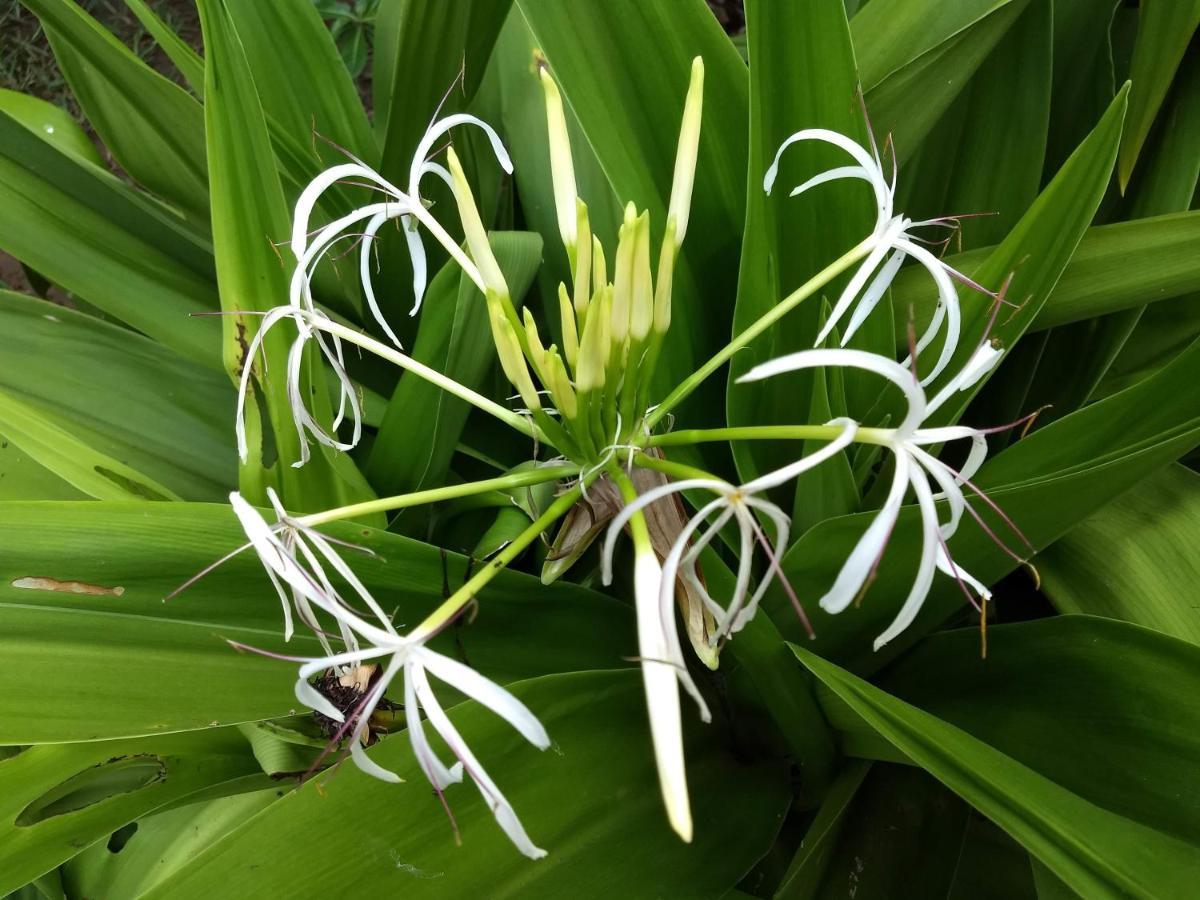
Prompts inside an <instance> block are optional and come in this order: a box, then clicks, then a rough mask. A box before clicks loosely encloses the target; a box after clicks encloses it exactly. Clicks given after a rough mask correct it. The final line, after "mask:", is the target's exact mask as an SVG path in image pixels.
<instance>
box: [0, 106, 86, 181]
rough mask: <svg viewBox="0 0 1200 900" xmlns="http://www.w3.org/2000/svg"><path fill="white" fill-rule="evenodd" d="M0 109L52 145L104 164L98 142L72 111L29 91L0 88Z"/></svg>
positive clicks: (84, 158) (84, 159)
mask: <svg viewBox="0 0 1200 900" xmlns="http://www.w3.org/2000/svg"><path fill="white" fill-rule="evenodd" d="M0 111H3V112H4V113H5V114H7V115H9V116H11V117H12V118H13V119H15V120H16V121H18V122H20V123H21V124H22V125H24V126H25V127H26V128H28V129H29V130H30V131H32V132H34V133H35V134H37V135H39V136H40V137H42V139H43V140H45V141H47V142H49V143H51V144H53V145H54V146H55V147H57V148H58V149H59V150H62V151H64V152H66V153H72V154H74V155H75V156H76V157H78V158H79V159H82V160H83V161H84V162H90V163H92V164H93V165H96V166H103V165H104V161H103V160H102V159H101V158H100V154H99V152H97V150H96V145H95V144H93V143H92V142H91V140H90V139H89V138H88V136H87V133H86V132H85V131H84V130H83V129H82V128H80V127H79V123H77V122H76V121H75V120H74V119H72V118H71V114H70V113H68V112H67V111H66V110H65V109H63V108H62V107H61V106H55V105H54V104H53V103H47V102H46V101H45V100H39V99H38V98H37V97H31V96H29V95H28V94H20V93H17V92H16V91H10V90H8V89H7V88H0Z"/></svg>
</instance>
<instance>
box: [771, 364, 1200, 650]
mask: <svg viewBox="0 0 1200 900" xmlns="http://www.w3.org/2000/svg"><path fill="white" fill-rule="evenodd" d="M1197 377H1200V344H1193V345H1192V346H1191V347H1190V348H1189V349H1188V350H1187V351H1186V352H1185V353H1184V354H1182V355H1181V356H1179V357H1178V358H1177V359H1176V360H1174V361H1173V362H1172V363H1171V364H1170V365H1168V366H1166V367H1165V368H1163V369H1162V370H1161V371H1159V372H1158V373H1157V374H1155V375H1154V376H1152V377H1151V378H1148V379H1146V380H1144V381H1142V382H1140V383H1139V384H1137V385H1135V386H1134V387H1132V388H1130V389H1129V390H1126V391H1124V392H1122V393H1120V394H1116V395H1114V396H1112V397H1109V398H1107V399H1105V400H1103V401H1100V402H1098V403H1094V404H1091V405H1090V406H1087V407H1084V408H1083V409H1081V410H1078V411H1077V412H1074V413H1072V414H1070V415H1068V416H1065V417H1064V418H1062V419H1059V420H1058V421H1056V422H1053V423H1052V424H1050V425H1048V426H1047V427H1046V428H1044V429H1040V430H1038V431H1036V432H1034V433H1033V434H1031V435H1030V436H1029V437H1027V438H1025V439H1023V440H1020V441H1017V442H1016V443H1015V444H1013V445H1012V446H1011V447H1010V448H1009V449H1007V450H1005V451H1004V452H1003V453H1001V454H999V455H998V456H996V457H995V458H994V459H993V460H991V461H989V462H988V463H987V465H986V466H985V467H984V469H983V471H981V472H980V473H979V476H978V478H976V479H975V483H976V484H977V485H979V487H980V488H982V489H983V490H985V491H987V492H988V494H989V496H990V497H991V498H992V499H993V500H994V501H995V502H996V503H997V504H999V505H1000V506H1001V507H1002V508H1003V509H1004V510H1005V512H1007V514H1008V515H1009V516H1010V517H1011V518H1012V519H1013V521H1015V522H1016V523H1017V525H1018V526H1019V527H1020V528H1021V530H1022V531H1023V532H1024V533H1025V535H1026V536H1027V537H1028V538H1029V540H1030V541H1031V542H1032V543H1033V545H1034V546H1035V547H1037V548H1043V547H1046V546H1048V545H1049V544H1051V543H1053V541H1055V540H1056V539H1058V538H1059V537H1061V536H1062V535H1063V534H1065V533H1066V532H1067V531H1069V530H1070V529H1071V528H1072V527H1074V526H1075V525H1077V524H1078V523H1079V522H1080V521H1081V520H1083V519H1084V518H1085V517H1087V516H1088V515H1090V514H1091V513H1092V512H1095V511H1096V510H1097V509H1099V508H1100V507H1101V506H1103V505H1104V504H1105V503H1106V502H1108V501H1109V500H1111V499H1113V498H1115V497H1117V496H1119V495H1120V494H1121V493H1123V492H1124V491H1125V490H1128V489H1129V488H1130V487H1132V486H1133V485H1134V484H1136V483H1137V482H1138V481H1139V480H1141V479H1142V478H1144V477H1145V476H1146V474H1147V473H1148V472H1151V471H1153V470H1154V469H1156V468H1159V467H1161V466H1163V465H1166V464H1167V463H1169V462H1170V461H1172V460H1174V459H1176V458H1178V457H1179V456H1180V455H1181V454H1183V453H1185V452H1187V451H1188V450H1190V449H1191V448H1193V447H1195V446H1196V445H1197V444H1200V395H1198V394H1197V392H1196V391H1194V390H1192V389H1191V387H1192V385H1193V384H1194V383H1195V380H1196V378H1197ZM975 507H976V510H977V511H978V512H980V514H981V515H982V516H984V518H985V521H987V522H988V523H989V527H990V528H992V529H994V530H997V533H1000V534H1002V535H1004V536H1006V537H1008V536H1009V532H1008V531H1007V529H1006V528H1005V526H1004V524H1003V523H1002V522H1000V521H999V520H998V519H996V518H994V517H991V516H990V514H989V513H988V511H987V509H986V508H985V507H984V506H983V505H982V504H975ZM916 513H917V510H916V509H915V508H914V507H909V508H907V509H906V510H904V512H903V513H902V515H901V517H900V521H899V522H898V523H897V525H896V528H895V530H894V532H893V534H892V538H891V541H890V543H889V545H888V549H887V552H886V553H885V554H884V558H883V562H882V564H881V566H880V569H879V573H878V577H877V578H876V580H875V581H874V582H873V584H872V586H871V589H870V590H869V591H868V593H867V594H866V595H865V596H864V598H863V601H862V603H861V605H860V606H858V607H853V608H851V609H848V610H846V611H845V612H843V613H841V614H840V615H837V616H830V615H828V614H826V613H824V612H822V611H821V610H820V609H814V608H812V607H813V604H809V614H810V616H812V618H813V623H814V627H815V628H816V631H817V640H816V641H815V642H814V644H813V647H814V649H816V650H817V651H818V652H820V653H821V654H823V655H825V656H829V657H832V658H835V659H837V660H839V661H840V662H842V663H843V664H846V665H848V666H849V667H850V668H852V669H854V670H856V671H866V672H871V671H876V670H877V669H878V668H879V667H881V666H882V665H884V664H885V663H886V662H888V661H890V660H891V659H893V658H894V657H895V656H896V655H897V653H898V652H900V651H901V650H903V649H904V648H906V647H907V646H910V645H911V643H912V642H913V641H914V640H915V639H916V638H918V637H920V636H921V635H922V634H925V633H927V632H928V631H929V630H930V629H931V628H933V627H935V626H936V625H938V624H940V623H941V622H943V621H944V620H945V619H946V617H947V616H949V615H950V614H951V613H953V612H954V611H955V610H961V609H963V597H962V593H961V591H960V590H959V588H958V586H957V585H956V584H955V583H954V582H953V581H952V580H951V579H949V578H942V577H939V579H938V580H937V581H935V582H934V588H933V591H932V592H931V593H930V595H929V597H928V598H927V599H926V601H925V606H924V609H923V610H922V612H921V614H920V615H919V616H918V617H917V620H916V621H915V622H914V623H913V625H912V626H910V627H909V629H908V631H906V632H905V633H904V634H903V635H901V636H900V637H899V638H898V639H897V640H896V641H894V642H893V643H892V644H889V645H888V646H887V647H886V648H885V649H884V650H883V651H881V652H880V653H872V651H871V640H872V638H874V636H875V635H877V634H879V633H880V632H881V631H882V630H883V629H884V628H885V627H886V626H887V624H888V623H889V622H891V620H892V619H893V618H894V617H895V614H896V612H897V611H898V610H899V607H900V604H901V602H902V601H903V599H904V597H905V596H906V595H907V593H908V590H909V585H910V584H911V579H912V574H913V571H914V569H915V560H916V559H917V555H918V553H919V547H920V529H919V526H918V523H919V518H918V516H917V514H916ZM872 515H873V514H872V513H865V514H859V515H855V516H844V517H842V518H840V519H833V520H830V521H827V522H824V523H822V524H821V525H818V526H817V527H815V528H812V529H810V530H809V531H808V532H806V533H805V534H804V536H803V537H802V538H801V539H800V540H799V541H798V542H797V543H796V544H795V545H793V547H792V548H791V550H790V551H789V552H788V554H787V556H786V557H785V558H784V561H783V568H784V571H785V572H786V573H787V576H788V579H789V580H790V581H791V583H792V586H793V587H794V588H795V590H796V591H797V593H798V595H799V596H800V597H802V598H809V597H812V598H817V597H820V596H822V595H823V594H824V593H825V591H826V590H828V588H829V586H830V585H831V584H832V583H833V579H834V577H835V576H836V574H837V571H838V570H839V568H840V567H841V565H842V563H843V562H844V561H845V559H846V556H847V554H848V553H849V551H850V548H851V547H852V546H853V544H854V543H855V542H856V541H857V540H858V538H859V536H860V535H861V534H862V533H863V531H864V530H865V529H866V527H867V524H868V522H869V521H870V518H871V516H872ZM1009 539H1010V540H1012V539H1011V537H1009ZM1014 543H1015V542H1014ZM1018 546H1019V544H1018ZM950 551H951V553H952V555H953V557H954V559H955V561H956V563H957V564H958V565H960V566H962V567H963V568H965V569H966V570H967V571H969V572H970V573H971V574H972V575H974V576H976V577H977V578H979V579H980V580H981V581H983V582H984V583H985V584H992V583H994V582H995V581H996V580H998V579H999V578H1000V577H1001V576H1002V575H1004V574H1005V573H1007V572H1009V571H1011V570H1012V569H1013V568H1014V567H1015V563H1014V562H1013V560H1011V559H1010V558H1009V557H1008V556H1006V555H1005V554H1004V553H1002V552H1001V551H1000V549H999V548H998V547H996V546H995V545H994V544H993V543H992V542H991V540H990V539H989V538H988V537H987V535H986V534H985V533H984V532H983V531H982V529H979V528H977V527H975V526H974V525H973V524H971V523H964V525H963V527H962V528H960V529H959V531H958V533H957V534H956V535H955V536H954V539H953V540H952V541H951V542H950ZM1034 560H1035V564H1036V557H1035V558H1034ZM767 608H768V611H770V612H772V613H773V614H774V618H775V620H776V621H777V622H779V623H780V624H781V626H783V625H785V623H786V627H784V628H783V630H784V633H785V635H786V636H788V637H789V638H793V639H795V638H798V637H799V636H800V635H801V634H802V631H801V630H800V628H799V626H798V624H793V623H794V622H795V616H794V615H791V614H790V613H789V612H788V610H789V609H790V604H789V603H788V601H787V599H786V597H784V596H782V595H781V593H776V592H771V593H769V594H768V597H767Z"/></svg>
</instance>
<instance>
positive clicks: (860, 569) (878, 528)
mask: <svg viewBox="0 0 1200 900" xmlns="http://www.w3.org/2000/svg"><path fill="white" fill-rule="evenodd" d="M893 450H896V448H893ZM895 461H896V471H895V473H894V474H893V475H892V486H891V488H890V489H889V491H888V495H887V499H886V500H885V501H884V504H883V507H882V508H881V509H880V510H879V512H878V513H877V514H876V516H875V518H874V519H872V520H871V524H870V525H869V526H867V530H866V531H865V532H864V533H863V536H862V537H861V538H859V539H858V543H857V544H855V545H854V549H853V550H851V551H850V555H849V556H848V557H847V558H846V562H845V563H843V564H842V569H841V571H840V572H838V576H837V578H836V579H835V580H834V583H833V587H831V588H830V589H829V591H828V593H826V594H825V596H824V597H822V598H821V600H820V606H821V609H823V610H825V611H826V612H827V613H832V614H837V613H840V612H841V611H842V610H844V609H845V608H846V607H847V606H849V605H850V604H851V603H853V602H854V598H855V597H857V596H858V594H859V592H860V591H861V590H862V587H863V585H864V584H865V583H866V580H867V577H868V576H869V575H870V574H871V571H872V569H874V567H875V563H876V560H878V559H879V556H880V554H882V553H883V550H884V547H886V546H887V542H888V538H889V537H890V536H891V533H892V529H893V528H894V527H895V526H896V518H897V516H899V515H900V505H901V503H902V502H903V501H904V493H905V491H906V490H907V489H908V471H909V469H910V467H911V463H910V462H909V459H908V454H907V453H904V452H902V451H899V450H896V453H895Z"/></svg>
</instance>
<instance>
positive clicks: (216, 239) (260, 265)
mask: <svg viewBox="0 0 1200 900" xmlns="http://www.w3.org/2000/svg"><path fill="white" fill-rule="evenodd" d="M225 2H226V0H202V2H201V3H200V4H199V9H200V16H201V25H202V27H203V29H204V38H205V45H206V47H207V51H208V53H207V57H206V72H205V89H204V96H205V104H204V113H205V121H206V124H207V138H208V159H209V176H210V177H209V186H210V189H211V193H212V203H211V205H212V233H213V253H214V256H215V258H216V263H217V282H218V285H219V287H220V292H221V308H222V309H223V310H224V311H225V312H226V313H241V312H244V311H255V310H259V311H261V310H266V309H270V308H271V307H273V306H277V305H279V304H282V303H286V302H287V296H288V294H287V277H286V272H285V269H284V264H283V262H282V260H281V254H280V253H279V252H277V250H276V248H275V247H274V246H272V244H273V242H275V241H283V240H284V239H285V238H286V237H287V235H288V231H289V228H288V213H287V206H286V203H285V201H284V196H283V189H282V187H281V186H280V182H279V175H278V174H277V172H276V170H275V165H274V158H273V156H272V153H271V142H270V138H269V136H268V133H267V125H266V120H265V118H264V117H263V111H262V106H261V105H260V103H259V98H258V93H257V91H256V90H255V87H254V81H253V79H252V77H251V74H250V69H249V66H248V64H247V62H246V55H245V50H244V48H243V46H242V43H241V41H240V40H239V38H238V36H237V33H236V32H235V31H234V28H233V22H232V20H231V19H230V17H229V13H228V10H227V9H226V6H225ZM257 328H258V317H257V316H253V315H227V316H226V317H225V318H224V344H223V355H224V361H225V368H226V371H228V372H229V374H230V377H231V378H233V379H234V381H235V383H236V382H238V381H239V380H240V378H241V374H242V368H243V366H260V365H263V361H261V360H251V359H247V358H246V355H247V352H248V349H249V341H250V339H251V337H252V336H253V335H254V333H255V331H256V330H257ZM292 337H294V332H293V333H291V334H289V333H288V326H287V325H286V324H285V325H284V326H282V327H279V328H277V329H276V330H275V331H274V332H273V333H272V334H271V335H269V336H268V337H267V339H266V341H265V342H264V347H265V355H266V362H265V368H259V369H256V372H257V373H258V374H259V378H258V380H257V384H259V385H261V386H262V388H263V392H264V394H263V401H264V402H265V405H266V410H267V422H269V427H270V428H271V430H272V431H273V432H274V440H275V446H276V447H277V448H278V456H279V460H278V462H276V463H274V464H273V466H270V467H268V466H267V464H266V463H265V462H264V460H263V458H262V445H261V441H262V432H261V428H262V427H263V426H264V425H266V424H267V422H263V423H258V425H257V429H256V428H255V427H252V428H251V429H250V431H251V433H254V432H255V431H256V430H257V432H258V436H259V442H260V443H259V446H252V447H251V452H250V456H251V458H250V459H249V460H248V462H247V464H245V465H243V466H242V469H241V479H240V483H241V485H242V489H243V491H244V492H246V493H248V494H249V496H250V497H252V498H254V499H256V500H258V501H260V502H261V501H262V500H263V499H264V497H265V495H264V489H265V487H266V484H267V483H269V481H271V480H274V481H276V482H277V483H278V487H279V488H281V493H282V496H283V502H284V503H285V504H286V505H287V506H288V507H289V508H291V509H295V510H299V511H304V512H308V511H313V510H317V509H322V508H328V507H332V506H338V505H342V504H344V503H347V502H352V501H354V500H361V499H364V498H366V497H367V496H369V495H370V488H369V487H368V486H367V484H366V481H365V480H364V479H363V478H362V476H361V475H360V474H359V473H358V471H357V470H356V469H355V468H354V465H353V463H352V462H351V461H350V460H349V458H348V457H345V456H340V455H338V456H335V455H334V454H332V453H327V452H325V448H324V447H319V448H315V452H314V453H313V457H312V459H311V461H310V462H309V463H308V464H307V465H306V466H305V467H304V468H303V470H298V469H295V468H293V467H292V463H293V462H295V461H297V460H299V459H300V440H301V438H300V437H299V436H298V435H297V433H296V428H295V426H294V425H293V422H292V417H291V414H290V411H289V406H288V398H287V383H286V377H287V374H286V373H287V365H286V357H287V352H288V344H289V341H290V339H291V338H292ZM310 349H311V348H310ZM310 358H311V357H310ZM307 368H308V380H309V383H310V384H311V386H312V391H311V394H310V395H311V396H312V398H313V401H314V403H315V404H316V410H317V414H318V415H320V414H321V412H322V408H321V407H322V401H324V403H325V404H327V403H328V395H327V394H326V392H325V389H324V386H323V384H322V380H321V374H322V373H321V371H320V369H319V368H317V367H315V366H311V365H310V366H308V367H307ZM247 406H248V415H249V416H250V417H251V418H250V422H251V425H252V426H253V425H254V419H255V418H256V417H257V413H256V408H255V405H254V403H248V404H247ZM231 425H232V423H231ZM268 468H270V469H271V471H268Z"/></svg>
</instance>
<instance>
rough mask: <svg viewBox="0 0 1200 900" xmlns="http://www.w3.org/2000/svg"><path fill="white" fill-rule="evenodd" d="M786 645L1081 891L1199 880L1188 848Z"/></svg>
mask: <svg viewBox="0 0 1200 900" xmlns="http://www.w3.org/2000/svg"><path fill="white" fill-rule="evenodd" d="M792 650H793V652H795V654H796V656H797V657H799V659H800V661H801V662H802V663H804V665H805V666H807V667H808V668H809V669H810V670H811V671H812V673H813V674H814V675H816V676H817V677H818V678H819V679H821V681H822V682H824V683H825V684H826V685H827V686H828V687H829V688H830V689H831V690H833V691H834V693H836V694H837V695H838V696H839V697H840V698H841V699H842V700H844V701H845V702H846V703H847V704H848V705H849V706H850V707H851V708H852V709H853V710H854V711H855V712H856V713H858V714H859V715H860V716H861V717H862V718H863V719H864V720H865V721H866V722H867V723H868V724H869V725H871V727H872V728H874V729H875V730H876V731H877V732H878V733H879V734H880V736H882V737H884V738H886V739H887V740H888V741H890V742H891V743H892V744H893V745H895V747H896V748H897V749H898V750H900V751H901V752H902V753H904V754H905V755H906V756H907V757H909V759H911V760H912V761H913V762H915V763H916V764H917V765H919V766H921V767H922V768H924V769H926V770H927V771H929V772H930V773H931V774H932V775H934V776H935V777H936V778H937V779H938V780H939V781H941V782H942V783H944V784H945V785H946V786H947V787H949V788H950V789H951V790H953V791H954V792H955V793H957V794H958V795H959V796H961V797H962V798H963V799H965V800H966V801H967V802H969V803H970V804H971V805H973V806H975V807H976V808H977V809H978V810H980V812H982V813H984V815H986V816H987V817H988V818H990V819H991V820H992V821H993V822H995V823H996V824H997V825H999V826H1000V827H1001V828H1003V829H1004V830H1005V831H1007V832H1008V833H1009V834H1011V835H1012V836H1013V837H1014V838H1016V839H1017V841H1019V842H1020V843H1021V844H1022V845H1024V846H1025V848H1026V849H1027V850H1029V852H1030V853H1032V854H1034V855H1035V856H1036V857H1037V858H1038V859H1040V860H1041V861H1042V862H1043V863H1045V864H1046V865H1047V866H1048V867H1049V868H1050V869H1051V870H1052V871H1053V872H1054V873H1055V874H1056V875H1057V876H1058V877H1059V878H1061V879H1062V880H1063V881H1065V882H1066V883H1067V884H1068V885H1070V886H1071V887H1072V888H1074V889H1075V890H1076V891H1078V892H1079V893H1080V894H1082V895H1083V896H1085V897H1112V898H1118V897H1129V896H1132V897H1144V898H1148V900H1150V898H1155V900H1156V898H1162V897H1180V896H1186V895H1187V894H1188V893H1189V892H1190V891H1191V890H1192V888H1193V887H1194V886H1195V885H1196V884H1197V883H1198V881H1200V854H1198V853H1197V852H1196V849H1195V848H1194V847H1190V846H1188V845H1187V844H1185V843H1183V842H1182V841H1180V840H1178V839H1176V838H1173V837H1170V836H1168V835H1166V834H1163V833H1161V832H1158V831H1155V830H1154V829H1152V828H1148V827H1146V826H1145V825H1141V824H1139V823H1137V822H1133V821H1131V820H1129V819H1126V818H1123V817H1122V816H1119V815H1117V814H1115V813H1112V812H1110V811H1108V810H1106V809H1103V808H1101V807H1099V806H1096V805H1095V804H1093V803H1090V802H1088V801H1087V800H1085V799H1083V798H1082V797H1080V796H1078V795H1077V794H1073V793H1071V792H1070V791H1068V790H1066V789H1065V788H1063V787H1060V786H1059V785H1057V784H1055V783H1054V782H1052V781H1050V780H1049V779H1047V778H1044V777H1043V776H1041V775H1039V774H1038V773H1037V772H1034V771H1033V770H1032V769H1029V768H1027V767H1026V766H1023V765H1022V764H1021V763H1019V762H1017V761H1015V760H1014V759H1012V757H1010V756H1006V755H1005V754H1003V753H1001V752H1000V751H998V750H996V749H994V748H992V747H990V746H988V745H987V744H985V743H983V742H982V741H980V740H977V739H976V738H973V737H971V735H969V734H967V733H966V732H965V731H962V730H961V729H959V728H956V727H954V726H953V725H950V724H949V723H947V722H944V721H942V720H941V719H938V718H937V717H936V716H933V715H930V714H929V713H927V712H924V711H922V710H920V709H917V708H916V707H914V706H910V705H909V704H907V703H904V702H903V701H901V700H898V699H896V698H895V697H892V696H890V695H889V694H887V693H885V692H884V691H882V690H880V689H879V688H877V687H874V686H873V685H871V684H870V683H868V682H866V681H863V680H862V679H860V678H858V677H856V676H854V675H851V674H850V673H849V672H847V671H845V670H844V669H841V668H839V667H838V666H836V665H834V664H833V663H830V662H827V661H826V660H823V659H821V658H820V657H818V656H816V655H815V654H813V653H811V652H810V651H808V650H805V649H803V648H800V647H797V646H796V645H792Z"/></svg>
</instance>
